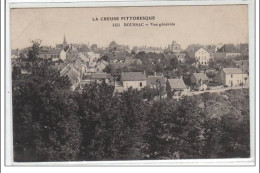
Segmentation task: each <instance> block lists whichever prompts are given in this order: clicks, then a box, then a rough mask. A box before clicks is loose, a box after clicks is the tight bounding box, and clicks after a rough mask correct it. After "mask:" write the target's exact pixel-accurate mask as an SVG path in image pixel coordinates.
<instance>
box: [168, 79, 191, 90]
mask: <svg viewBox="0 0 260 173" xmlns="http://www.w3.org/2000/svg"><path fill="white" fill-rule="evenodd" d="M168 82H169V85H170V87H171V88H172V89H187V87H186V85H185V83H184V81H183V79H168Z"/></svg>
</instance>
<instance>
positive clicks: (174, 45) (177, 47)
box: [168, 40, 181, 53]
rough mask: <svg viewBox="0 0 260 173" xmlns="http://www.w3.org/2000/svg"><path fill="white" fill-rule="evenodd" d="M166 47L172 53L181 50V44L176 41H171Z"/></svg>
mask: <svg viewBox="0 0 260 173" xmlns="http://www.w3.org/2000/svg"><path fill="white" fill-rule="evenodd" d="M168 49H169V50H171V51H172V52H173V53H179V52H181V46H180V44H178V43H177V42H176V41H174V40H173V41H172V44H170V45H168Z"/></svg>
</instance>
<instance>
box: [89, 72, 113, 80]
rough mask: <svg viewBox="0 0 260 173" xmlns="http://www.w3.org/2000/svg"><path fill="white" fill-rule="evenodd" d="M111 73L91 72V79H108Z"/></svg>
mask: <svg viewBox="0 0 260 173" xmlns="http://www.w3.org/2000/svg"><path fill="white" fill-rule="evenodd" d="M110 77H111V75H110V74H107V73H93V74H92V75H91V79H108V78H110Z"/></svg>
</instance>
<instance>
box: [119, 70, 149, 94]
mask: <svg viewBox="0 0 260 173" xmlns="http://www.w3.org/2000/svg"><path fill="white" fill-rule="evenodd" d="M121 82H122V85H123V88H124V89H125V90H127V89H128V88H131V87H132V88H133V89H141V88H144V87H146V85H147V77H146V75H145V74H144V73H142V72H122V74H121Z"/></svg>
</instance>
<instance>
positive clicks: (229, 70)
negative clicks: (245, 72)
mask: <svg viewBox="0 0 260 173" xmlns="http://www.w3.org/2000/svg"><path fill="white" fill-rule="evenodd" d="M223 71H224V73H226V74H242V70H241V69H239V68H223Z"/></svg>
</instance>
